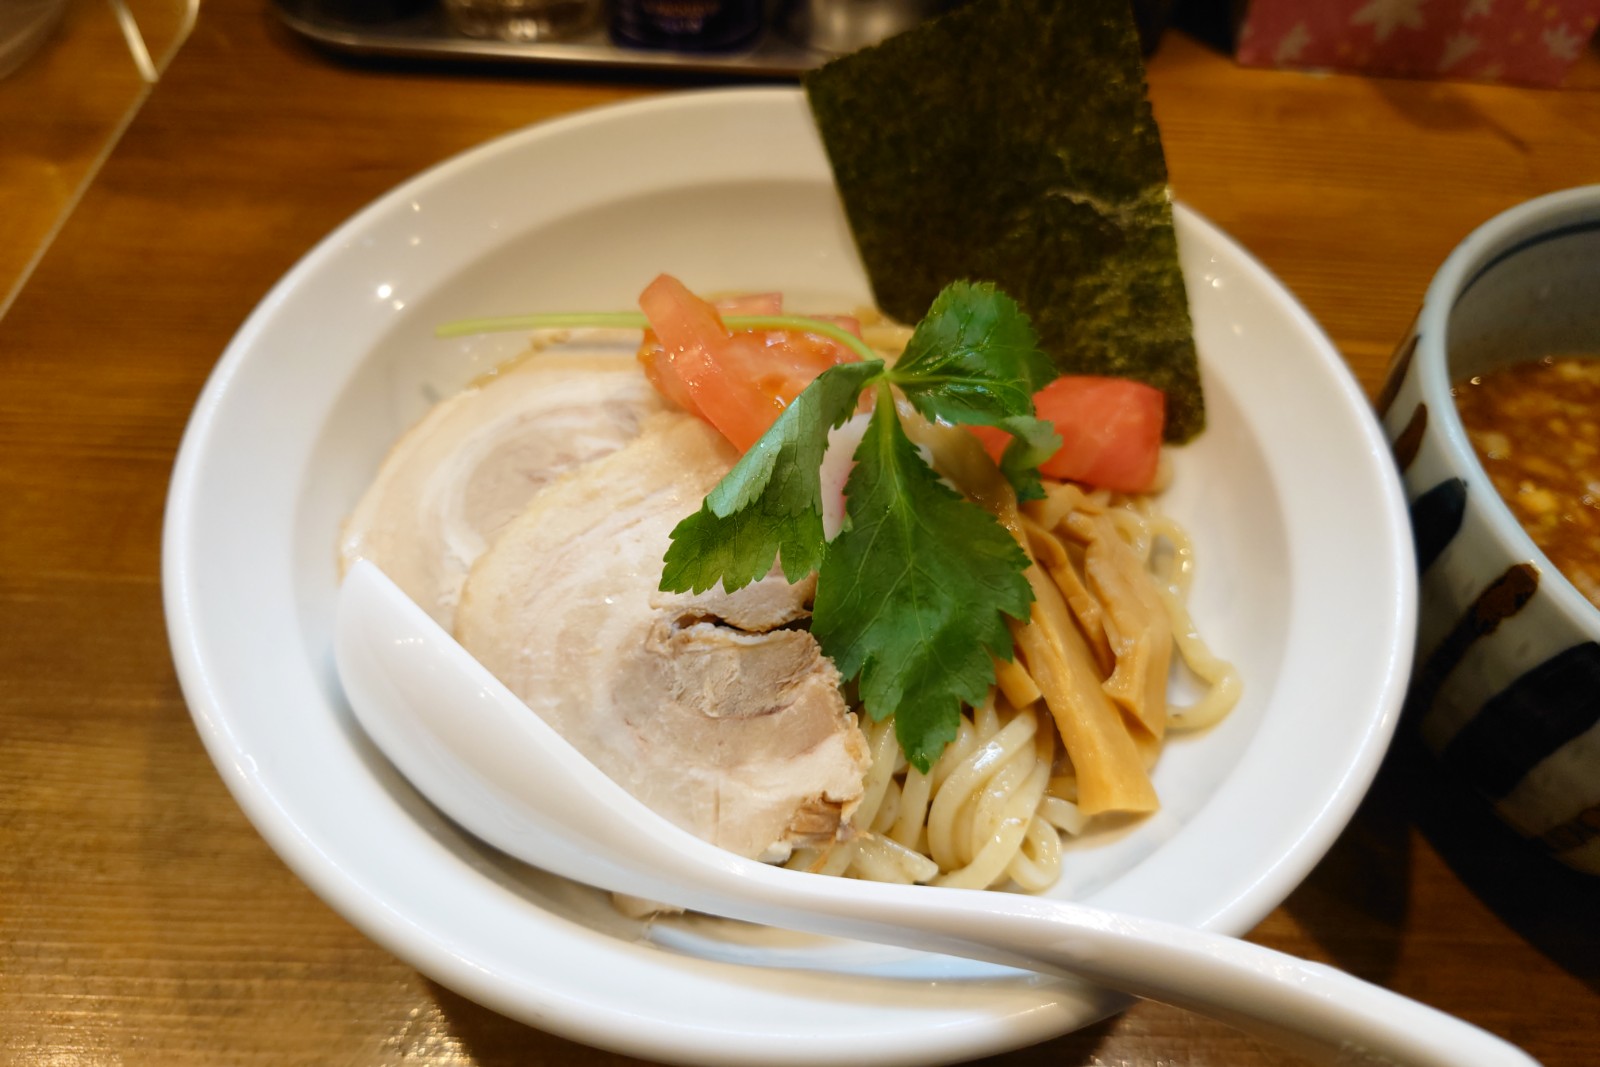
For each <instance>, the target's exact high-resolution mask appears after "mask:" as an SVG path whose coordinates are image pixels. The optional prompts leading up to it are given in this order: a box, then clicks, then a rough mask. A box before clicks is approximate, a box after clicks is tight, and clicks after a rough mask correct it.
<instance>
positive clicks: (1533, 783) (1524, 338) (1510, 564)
mask: <svg viewBox="0 0 1600 1067" xmlns="http://www.w3.org/2000/svg"><path fill="white" fill-rule="evenodd" d="M1574 353H1589V354H1593V355H1600V185H1594V186H1588V187H1586V188H1582V189H1573V190H1570V191H1567V192H1562V193H1556V194H1553V195H1550V196H1545V197H1541V198H1539V199H1537V200H1532V201H1529V202H1528V203H1525V204H1522V205H1520V206H1518V207H1515V208H1513V209H1511V210H1510V211H1507V212H1505V213H1504V214H1502V215H1499V216H1497V217H1495V218H1494V219H1491V220H1490V221H1489V222H1486V223H1484V225H1483V226H1481V227H1479V228H1478V229H1477V230H1476V231H1474V232H1473V233H1472V234H1471V235H1470V236H1469V237H1468V238H1467V239H1466V240H1465V241H1463V242H1462V243H1461V244H1460V246H1458V247H1457V248H1456V249H1455V251H1454V252H1452V253H1451V255H1450V258H1449V259H1447V260H1446V261H1445V263H1444V265H1443V266H1442V267H1441V268H1440V269H1439V273H1438V274H1437V275H1436V276H1435V277H1434V280H1433V283H1432V285H1431V286H1430V287H1429V289H1428V293H1427V297H1426V299H1425V301H1424V303H1423V307H1422V312H1421V314H1420V315H1419V316H1418V319H1417V324H1416V326H1415V328H1414V329H1413V330H1412V332H1411V335H1410V336H1409V337H1408V338H1407V340H1406V342H1405V343H1404V344H1402V345H1401V347H1400V350H1399V353H1398V355H1397V358H1396V360H1395V362H1394V365H1393V366H1392V368H1391V370H1390V378H1389V381H1388V383H1387V385H1386V386H1385V389H1384V396H1383V398H1382V401H1381V404H1380V406H1381V407H1382V409H1383V412H1384V424H1385V427H1386V430H1387V432H1388V434H1389V437H1390V439H1391V440H1392V441H1394V442H1395V446H1394V447H1395V453H1396V458H1397V460H1398V462H1399V464H1400V466H1401V468H1402V470H1403V472H1404V479H1405V485H1406V491H1407V495H1408V496H1409V497H1411V498H1412V504H1411V511H1412V519H1413V524H1414V526H1415V527H1416V531H1417V556H1418V564H1419V566H1420V567H1421V570H1422V580H1421V601H1422V609H1421V620H1420V627H1419V631H1420V632H1419V643H1418V655H1419V658H1418V667H1417V672H1416V681H1415V683H1414V688H1413V692H1412V696H1411V701H1412V704H1413V707H1414V708H1415V710H1416V714H1417V716H1418V721H1419V725H1420V729H1421V731H1422V735H1423V738H1424V740H1425V741H1426V742H1427V743H1428V745H1429V746H1430V747H1431V748H1432V749H1433V750H1434V751H1435V752H1437V753H1438V754H1439V755H1440V757H1441V758H1442V759H1443V760H1444V762H1445V763H1447V764H1449V765H1450V766H1451V767H1453V768H1454V769H1455V770H1456V771H1458V772H1459V773H1460V774H1461V775H1462V776H1463V777H1465V779H1466V780H1467V781H1469V782H1470V783H1471V784H1472V785H1473V786H1475V787H1476V788H1477V789H1478V790H1479V791H1480V792H1482V793H1483V794H1484V795H1485V796H1486V797H1488V798H1489V800H1490V801H1491V802H1492V803H1493V804H1494V808H1495V810H1496V812H1498V813H1499V814H1500V816H1501V817H1502V818H1504V819H1505V820H1506V821H1507V822H1508V823H1510V824H1511V825H1512V826H1513V827H1515V828H1516V829H1517V830H1519V831H1520V832H1521V833H1522V834H1523V835H1524V836H1526V837H1529V838H1531V839H1532V840H1534V841H1536V842H1538V843H1539V844H1540V845H1542V846H1543V847H1545V848H1546V849H1548V850H1549V851H1550V852H1552V853H1553V854H1554V855H1556V856H1557V857H1558V858H1559V859H1561V860H1562V861H1563V862H1565V863H1568V864H1570V865H1571V866H1573V867H1576V868H1578V869H1579V870H1585V871H1589V872H1591V873H1595V874H1600V610H1597V609H1596V608H1595V607H1594V605H1592V604H1590V603H1589V601H1588V600H1586V599H1585V598H1584V597H1583V595H1582V594H1581V593H1579V592H1578V590H1577V589H1576V588H1575V587H1574V586H1573V585H1572V583H1571V582H1569V581H1567V579H1566V578H1564V577H1562V575H1561V572H1560V571H1559V570H1557V569H1556V568H1555V567H1554V566H1553V565H1552V564H1551V563H1550V561H1549V559H1548V558H1546V557H1545V555H1544V553H1543V552H1541V551H1540V550H1539V549H1538V547H1537V546H1536V545H1535V544H1534V542H1533V539H1532V538H1531V537H1529V536H1528V534H1527V532H1526V531H1525V530H1524V529H1523V528H1522V527H1521V526H1520V525H1519V524H1518V522H1517V519H1516V517H1515V515H1513V514H1512V512H1511V509H1510V508H1509V507H1507V506H1506V504H1505V502H1504V501H1503V500H1502V499H1501V498H1500V495H1499V493H1498V492H1496V490H1495V487H1494V485H1493V484H1492V483H1491V482H1490V480H1489V476H1488V475H1487V474H1486V473H1485V472H1484V469H1483V467H1482V466H1481V465H1480V464H1479V462H1478V458H1477V456H1476V455H1475V454H1474V452H1473V449H1472V444H1471V442H1470V441H1469V440H1468V439H1467V435H1466V431H1465V430H1464V429H1463V428H1462V425H1461V418H1460V416H1459V414H1458V413H1457V410H1456V406H1455V401H1454V399H1453V398H1452V395H1451V391H1450V390H1451V387H1452V385H1453V384H1454V383H1458V382H1462V381H1465V380H1466V379H1468V378H1471V377H1473V376H1474V375H1479V374H1483V373H1485V372H1487V371H1490V370H1492V369H1494V368H1496V367H1500V366H1504V365H1507V364H1511V363H1518V362H1523V361H1527V360H1536V359H1540V358H1542V357H1544V356H1546V355H1570V354H1574ZM1540 431H1541V428H1540V427H1529V428H1528V432H1531V433H1537V432H1540Z"/></svg>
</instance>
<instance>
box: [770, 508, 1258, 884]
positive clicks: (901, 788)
mask: <svg viewBox="0 0 1600 1067" xmlns="http://www.w3.org/2000/svg"><path fill="white" fill-rule="evenodd" d="M1097 517H1103V518H1104V519H1105V520H1107V521H1108V522H1109V523H1110V526H1111V528H1112V529H1113V530H1114V531H1115V536H1116V538H1117V539H1119V540H1121V541H1122V542H1123V543H1124V544H1126V545H1127V547H1128V549H1130V550H1131V551H1132V552H1133V554H1134V555H1135V556H1136V557H1137V559H1138V560H1139V561H1140V562H1141V563H1142V565H1143V566H1144V568H1145V570H1146V572H1148V574H1149V577H1150V586H1151V588H1152V589H1153V590H1154V591H1155V595H1156V598H1157V599H1158V600H1159V602H1160V604H1161V607H1162V609H1164V611H1165V613H1166V616H1167V618H1168V620H1169V622H1170V625H1171V629H1172V640H1173V647H1174V648H1175V649H1176V650H1177V652H1178V655H1179V657H1180V658H1181V659H1182V661H1183V662H1184V664H1185V666H1186V667H1187V669H1188V670H1189V671H1190V672H1191V673H1192V674H1193V675H1194V676H1195V677H1196V678H1198V679H1199V680H1200V681H1202V682H1203V683H1204V684H1205V686H1206V691H1205V693H1204V694H1203V695H1202V696H1201V697H1200V698H1199V699H1198V700H1197V701H1196V702H1195V703H1194V704H1192V705H1190V706H1188V707H1184V708H1178V707H1174V708H1170V709H1168V711H1169V713H1170V715H1171V719H1170V726H1171V728H1172V729H1195V728H1198V727H1201V726H1205V725H1209V724H1210V723H1212V722H1215V721H1217V720H1218V719H1220V718H1221V717H1222V716H1224V715H1226V714H1227V712H1228V710H1229V709H1230V708H1231V707H1232V706H1233V704H1234V702H1235V701H1236V700H1237V699H1238V694H1239V688H1240V684H1239V677H1238V673H1237V672H1236V671H1235V670H1234V669H1233V667H1232V666H1231V665H1230V664H1228V663H1226V662H1225V661H1223V660H1222V659H1220V658H1219V657H1217V656H1216V655H1215V654H1214V653H1213V652H1212V651H1211V649H1210V648H1209V646H1208V645H1207V644H1206V643H1205V642H1204V640H1202V639H1201V637H1200V636H1199V634H1198V633H1197V632H1196V629H1195V626H1194V621H1193V619H1192V618H1191V616H1190V614H1189V610H1188V608H1187V606H1186V600H1187V597H1188V592H1189V586H1190V583H1191V581H1192V578H1193V566H1194V564H1193V556H1194V553H1193V548H1192V545H1191V543H1190V541H1189V537H1188V534H1187V533H1186V532H1185V531H1184V529H1183V527H1182V526H1181V525H1179V524H1178V523H1177V522H1175V521H1173V520H1172V519H1170V518H1167V517H1166V516H1164V515H1161V514H1160V513H1159V512H1157V511H1156V509H1155V508H1154V506H1153V505H1152V503H1151V502H1150V501H1149V500H1148V499H1146V498H1137V497H1136V498H1127V497H1121V496H1116V495H1113V494H1111V493H1109V492H1106V491H1104V490H1093V491H1090V490H1085V489H1083V488H1082V487H1080V486H1077V485H1073V484H1071V483H1061V484H1047V487H1046V498H1045V499H1044V500H1041V501H1037V502H1035V503H1033V504H1031V505H1029V507H1028V510H1027V514H1026V515H1025V516H1022V517H1021V524H1020V525H1021V528H1022V531H1023V532H1024V533H1025V535H1026V537H1027V540H1028V541H1029V543H1030V544H1029V547H1030V548H1032V549H1033V552H1034V554H1036V555H1038V557H1039V562H1040V564H1041V566H1043V567H1044V568H1045V569H1046V571H1047V572H1048V573H1049V574H1050V578H1051V580H1050V584H1051V585H1053V586H1055V587H1057V588H1060V589H1061V590H1062V596H1063V597H1064V598H1066V599H1069V600H1071V599H1073V598H1077V599H1078V604H1077V605H1076V606H1075V607H1074V611H1075V612H1076V611H1078V610H1079V609H1082V610H1083V611H1084V612H1085V613H1086V614H1087V615H1088V616H1089V624H1090V625H1091V626H1092V625H1094V619H1095V618H1096V617H1097V613H1099V612H1101V611H1102V610H1103V609H1102V608H1101V607H1100V605H1099V604H1098V602H1097V601H1096V600H1095V598H1094V595H1093V594H1092V593H1091V592H1090V591H1089V589H1088V588H1087V587H1086V586H1085V584H1084V581H1083V579H1082V576H1081V574H1080V573H1079V569H1081V567H1082V554H1083V551H1084V547H1085V546H1086V543H1087V541H1088V540H1089V539H1090V538H1092V537H1094V536H1097V534H1096V525H1097V524H1096V521H1095V520H1096V518H1097ZM1100 529H1104V527H1103V526H1101V527H1100ZM1064 545H1065V546H1066V547H1070V548H1071V551H1070V552H1068V551H1066V548H1064V547H1063V546H1064ZM1102 640H1103V638H1102ZM1096 651H1097V652H1098V651H1099V649H1098V648H1097V649H1096ZM997 673H998V676H999V678H1000V680H1001V683H1002V684H1001V685H1000V686H999V687H998V689H996V690H995V691H992V692H991V694H990V698H989V699H988V700H987V701H985V702H984V703H983V704H982V705H980V706H979V707H977V708H975V709H971V710H968V711H964V712H963V713H962V717H961V722H960V726H959V728H958V732H957V736H956V739H955V740H954V741H952V742H951V743H950V744H949V745H947V746H946V747H945V749H944V751H943V752H942V753H941V754H940V757H939V759H938V760H936V761H935V762H934V764H933V766H932V767H930V768H929V770H928V772H927V773H923V772H921V771H918V770H917V769H916V768H914V767H910V766H908V765H907V763H906V761H905V759H904V757H903V756H901V754H900V751H899V748H898V745H897V744H896V742H895V735H894V722H893V720H892V718H891V719H889V720H886V721H884V722H880V723H868V724H867V725H866V726H865V731H866V734H867V741H868V745H869V748H870V750H871V752H872V760H873V764H872V770H871V771H869V773H868V776H867V780H866V782H865V783H864V795H863V798H862V801H861V803H860V805H859V807H858V808H857V810H856V812H855V814H854V815H853V817H852V819H851V825H852V826H853V827H854V828H855V832H854V834H853V836H851V837H850V838H849V839H847V840H844V841H841V842H839V843H836V844H834V845H833V846H831V847H829V848H827V849H825V850H822V851H818V850H813V849H800V850H797V851H796V853H795V855H794V857H793V858H792V859H791V861H790V866H794V867H800V868H802V869H806V870H813V871H819V872H823V873H829V874H845V875H849V876H852V877H858V878H870V879H874V880H880V881H897V882H923V883H933V884H938V885H949V886H964V887H972V888H984V887H989V886H1000V885H1007V884H1009V885H1012V886H1014V887H1015V888H1017V889H1020V890H1023V891H1026V892H1040V891H1042V890H1045V889H1048V888H1049V887H1050V886H1051V885H1053V884H1054V883H1055V882H1056V881H1057V879H1058V878H1059V876H1060V870H1061V863H1062V854H1063V850H1062V844H1061V837H1062V835H1063V834H1065V835H1069V836H1076V835H1078V834H1080V833H1082V832H1083V831H1084V829H1085V827H1086V826H1087V825H1088V824H1089V823H1090V822H1091V817H1089V816H1086V815H1085V814H1084V813H1083V811H1082V810H1081V809H1080V808H1079V807H1078V805H1077V803H1076V801H1077V790H1078V782H1077V774H1076V772H1075V771H1074V769H1073V768H1072V767H1071V766H1070V765H1068V764H1066V763H1065V762H1063V761H1062V760H1061V759H1059V758H1058V755H1059V753H1058V750H1059V747H1060V746H1059V745H1058V744H1057V743H1056V742H1057V736H1058V735H1057V730H1056V727H1055V724H1054V722H1053V721H1052V719H1051V716H1050V715H1049V714H1048V713H1047V712H1046V711H1045V709H1044V706H1043V703H1042V702H1040V701H1039V693H1040V686H1039V683H1038V681H1037V679H1035V678H1034V677H1033V676H1032V674H1031V673H1030V672H1029V671H1028V669H1027V665H1026V663H1025V662H1023V660H1022V658H1021V657H1020V656H1019V657H1018V658H1017V660H1016V661H1015V662H1013V663H1010V664H1005V665H1004V666H1003V667H1002V669H1000V670H999V671H998V672H997ZM1106 673H1107V674H1109V670H1108V671H1107V672H1106ZM1104 680H1105V675H1102V676H1101V677H1099V678H1096V679H1094V682H1093V684H1095V685H1098V684H1100V683H1101V682H1103V681H1104ZM1002 694H1003V695H1002ZM1008 698H1015V699H1016V700H1017V702H1018V703H1022V704H1025V705H1026V706H1023V707H1020V708H1017V707H1015V706H1014V705H1013V704H1012V703H1011V702H1010V700H1009V699H1008ZM1155 751H1156V750H1155V749H1154V748H1153V747H1148V750H1147V752H1146V755H1147V758H1153V755H1154V752H1155Z"/></svg>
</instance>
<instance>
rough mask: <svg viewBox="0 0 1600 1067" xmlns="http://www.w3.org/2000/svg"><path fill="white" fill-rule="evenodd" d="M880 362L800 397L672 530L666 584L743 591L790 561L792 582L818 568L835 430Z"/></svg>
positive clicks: (851, 366)
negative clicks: (825, 466) (823, 470)
mask: <svg viewBox="0 0 1600 1067" xmlns="http://www.w3.org/2000/svg"><path fill="white" fill-rule="evenodd" d="M883 366H884V365H883V363H882V362H880V361H871V362H868V361H863V362H859V363H842V364H840V365H838V366H836V367H831V368H829V369H828V370H827V371H824V372H823V373H822V374H821V375H819V376H818V377H817V379H816V380H815V381H813V382H812V383H811V384H810V385H809V386H807V387H806V389H805V391H803V392H802V393H801V394H800V395H799V396H797V397H796V398H795V399H794V402H793V403H791V404H790V405H789V406H788V407H787V408H785V409H784V411H783V414H781V415H779V416H778V420H777V421H776V422H774V423H773V424H772V428H771V429H769V430H768V431H767V432H766V434H764V435H763V436H762V438H761V439H760V440H759V441H757V442H756V443H755V444H754V445H753V446H752V447H751V448H750V450H749V451H748V452H746V453H745V454H744V456H743V458H741V459H740V460H739V462H738V463H737V464H735V465H734V468H733V470H731V471H729V472H728V474H727V475H726V476H725V477H724V478H723V479H722V481H721V482H719V483H717V486H716V488H714V489H712V491H711V492H710V493H709V494H707V496H706V498H705V501H704V503H702V504H701V505H700V510H699V511H697V512H696V513H695V514H693V515H690V516H689V517H688V518H686V519H684V520H683V521H682V522H680V523H678V525H677V526H676V527H675V528H674V529H673V531H672V544H671V545H670V546H669V547H668V549H667V554H666V559H665V563H666V566H665V567H664V569H663V570H662V572H661V588H662V589H664V590H666V591H668V592H676V593H682V592H688V591H691V590H692V591H693V592H696V593H700V592H704V591H705V590H707V589H709V588H711V587H712V586H713V585H716V584H717V582H718V581H720V582H722V586H723V588H724V589H726V590H727V591H728V592H730V593H731V592H733V591H734V590H736V589H742V588H743V587H744V586H747V585H749V584H750V583H751V582H753V581H755V580H756V579H757V578H761V577H764V576H765V575H766V574H767V572H768V571H770V570H771V569H772V561H773V559H774V558H777V559H778V560H780V561H781V562H782V565H783V574H784V577H785V578H787V579H788V580H789V581H791V582H796V581H799V580H800V579H801V578H803V577H805V576H806V575H808V574H810V573H811V572H812V571H814V570H816V569H817V567H818V565H819V564H820V563H821V562H822V555H823V549H824V547H825V545H826V539H825V538H824V536H823V530H822V484H821V479H820V478H819V477H818V468H819V467H820V466H821V464H822V455H823V452H825V451H826V450H827V447H828V431H829V430H830V429H832V428H833V427H835V426H838V425H839V424H840V423H842V422H844V421H845V420H846V419H848V418H849V417H850V416H851V415H852V414H854V412H855V408H856V400H857V398H858V397H859V396H860V395H861V390H862V389H863V388H865V387H866V385H867V383H868V382H870V381H872V380H873V379H874V378H876V377H877V376H879V375H881V374H882V373H883Z"/></svg>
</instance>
